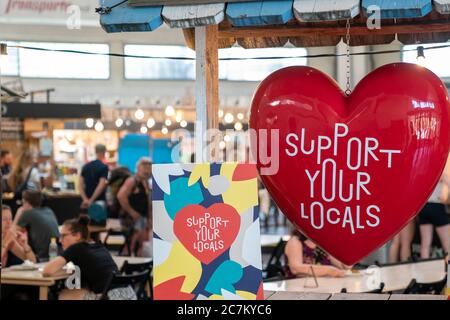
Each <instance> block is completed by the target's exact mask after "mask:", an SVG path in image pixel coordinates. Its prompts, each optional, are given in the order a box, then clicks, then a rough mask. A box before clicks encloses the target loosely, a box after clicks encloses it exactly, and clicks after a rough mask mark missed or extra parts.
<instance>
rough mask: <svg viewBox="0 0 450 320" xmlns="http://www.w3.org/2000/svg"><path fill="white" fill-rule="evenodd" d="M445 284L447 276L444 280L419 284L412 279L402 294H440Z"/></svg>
mask: <svg viewBox="0 0 450 320" xmlns="http://www.w3.org/2000/svg"><path fill="white" fill-rule="evenodd" d="M446 283H447V276H445V277H444V279H442V280H440V281H436V282H430V283H419V282H417V280H416V279H412V280H411V282H410V283H409V285H408V287H406V289H405V291H404V292H403V293H404V294H441V293H442V290H444V287H445V285H446Z"/></svg>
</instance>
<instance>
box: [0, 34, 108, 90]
mask: <svg viewBox="0 0 450 320" xmlns="http://www.w3.org/2000/svg"><path fill="white" fill-rule="evenodd" d="M6 43H7V45H8V46H13V45H21V46H29V47H39V48H52V49H58V50H78V51H87V52H100V53H110V52H111V51H110V49H111V46H110V44H109V43H93V42H79V43H77V42H61V41H23V40H7V41H6ZM67 45H69V46H67ZM92 45H95V46H97V49H101V50H95V48H92V47H91V46H92ZM21 50H23V54H26V55H32V53H33V52H36V53H37V54H36V58H40V59H42V54H43V53H47V54H49V56H47V57H49V58H52V56H53V58H54V57H55V56H59V55H61V57H64V59H65V56H66V55H67V62H66V61H64V59H61V61H58V63H59V64H64V63H69V64H71V65H74V66H78V68H79V65H80V63H82V62H80V61H77V62H71V61H70V59H71V57H73V55H79V56H82V57H83V58H87V57H96V58H97V59H104V61H101V63H106V64H107V65H106V68H105V69H104V70H103V71H105V73H104V75H103V76H98V77H95V75H94V76H85V75H80V76H77V75H75V74H73V75H70V74H67V75H64V76H53V75H39V74H36V73H34V74H29V73H26V72H24V71H23V70H21V68H24V69H25V68H27V66H23V58H24V57H23V56H21V54H22V53H21V52H20V51H21ZM13 51H16V52H17V53H15V54H14V55H12V54H11V53H12V52H13ZM8 53H9V54H8V55H6V56H2V59H3V61H2V70H1V72H2V76H3V77H15V78H17V77H19V78H23V79H53V80H97V81H103V80H110V79H111V59H110V56H108V55H87V54H77V53H66V52H53V51H35V50H31V49H20V48H13V47H9V48H8ZM14 57H15V59H16V61H17V62H16V64H17V66H16V69H17V71H16V72H13V73H11V72H5V71H4V68H5V67H4V66H5V63H4V62H5V60H8V59H9V60H10V59H14ZM49 58H47V60H49ZM27 59H30V58H29V57H27ZM82 60H83V59H82ZM98 63H99V62H98V61H94V62H91V63H90V65H91V66H92V65H95V66H97V65H98ZM43 65H44V66H45V67H46V68H49V69H50V70H54V69H57V70H58V71H57V72H60V70H61V69H60V68H59V66H57V67H56V68H55V67H54V66H48V65H49V64H48V63H46V62H44V64H43ZM28 68H29V67H28ZM86 70H92V68H91V67H89V66H88V67H86ZM96 72H97V71H96ZM67 73H70V71H69V70H68V71H67Z"/></svg>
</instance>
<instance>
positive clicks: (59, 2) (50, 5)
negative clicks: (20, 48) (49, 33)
mask: <svg viewBox="0 0 450 320" xmlns="http://www.w3.org/2000/svg"><path fill="white" fill-rule="evenodd" d="M98 6H99V4H98V1H96V0H0V23H14V24H38V25H65V26H67V27H68V28H70V29H78V28H79V27H81V26H100V24H99V18H98V14H97V13H96V12H95V8H96V7H98Z"/></svg>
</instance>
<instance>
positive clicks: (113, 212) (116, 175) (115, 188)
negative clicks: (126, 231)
mask: <svg viewBox="0 0 450 320" xmlns="http://www.w3.org/2000/svg"><path fill="white" fill-rule="evenodd" d="M131 176H132V173H131V171H130V170H129V169H128V168H127V167H117V168H115V169H113V170H111V173H110V176H109V180H108V190H107V194H108V204H107V207H108V213H109V217H110V218H115V219H117V218H119V217H120V211H121V206H120V203H119V200H118V199H117V194H118V193H119V190H120V188H121V187H122V185H123V184H124V183H125V181H126V180H127V179H128V178H129V177H131Z"/></svg>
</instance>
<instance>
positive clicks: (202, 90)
mask: <svg viewBox="0 0 450 320" xmlns="http://www.w3.org/2000/svg"><path fill="white" fill-rule="evenodd" d="M195 52H196V76H195V96H196V101H195V105H196V115H197V116H196V117H197V119H196V124H195V161H196V162H206V161H214V158H215V157H214V156H213V159H207V158H206V157H205V155H204V151H205V147H206V142H207V140H206V137H205V134H206V131H207V130H208V129H218V128H219V119H218V118H219V116H218V111H219V63H218V54H219V53H218V27H217V25H208V26H204V27H196V28H195ZM216 156H217V153H216Z"/></svg>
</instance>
